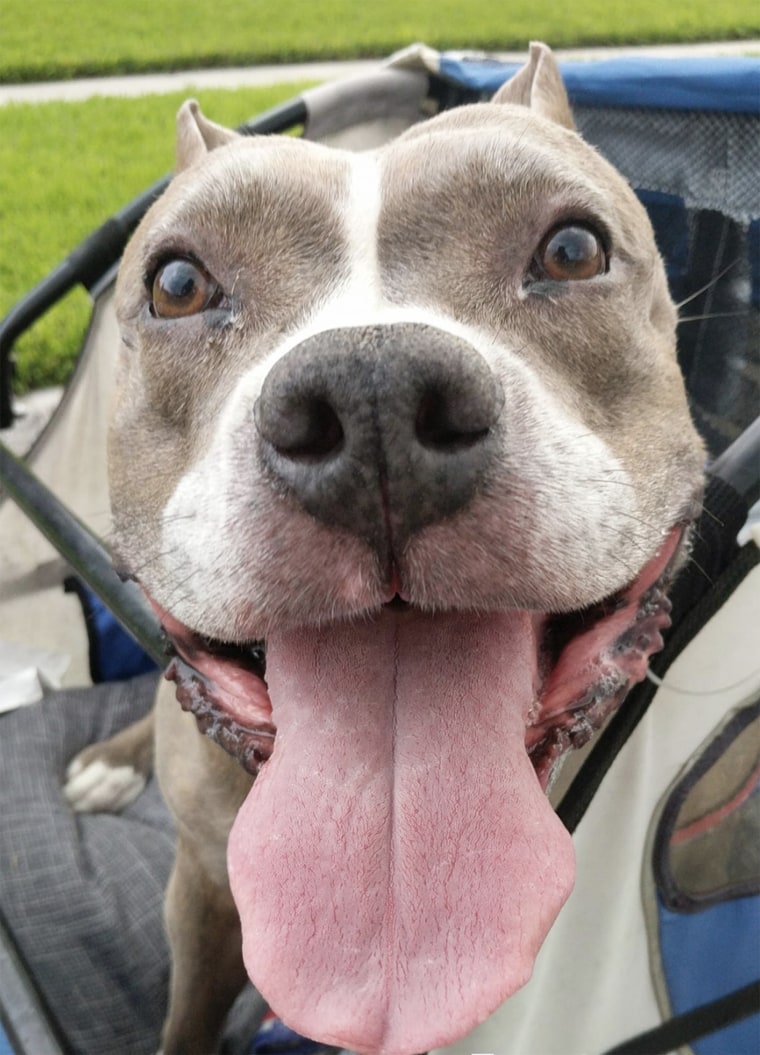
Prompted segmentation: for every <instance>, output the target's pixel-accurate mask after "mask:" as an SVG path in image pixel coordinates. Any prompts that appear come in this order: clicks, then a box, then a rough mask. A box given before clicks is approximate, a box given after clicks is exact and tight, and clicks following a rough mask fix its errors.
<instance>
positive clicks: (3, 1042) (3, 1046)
mask: <svg viewBox="0 0 760 1055" xmlns="http://www.w3.org/2000/svg"><path fill="white" fill-rule="evenodd" d="M0 1055H13V1048H12V1047H11V1044H10V1041H9V1040H8V1036H7V1034H6V1032H5V1030H4V1029H3V1027H2V1026H0Z"/></svg>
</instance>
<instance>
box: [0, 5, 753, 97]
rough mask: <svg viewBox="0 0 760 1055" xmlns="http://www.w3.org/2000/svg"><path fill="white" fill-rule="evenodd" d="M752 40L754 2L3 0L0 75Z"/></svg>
mask: <svg viewBox="0 0 760 1055" xmlns="http://www.w3.org/2000/svg"><path fill="white" fill-rule="evenodd" d="M758 33H760V4H757V3H748V2H747V0H721V3H716V2H715V0H689V3H681V4H676V3H663V2H662V0H634V2H624V0H584V2H583V3H573V4H571V3H568V2H567V0H561V2H559V0H547V2H545V3H542V4H536V3H535V2H534V0H512V3H510V4H508V5H505V4H500V3H494V2H493V0H466V2H464V0H437V3H432V2H431V0H385V2H384V3H382V4H367V3H359V2H357V0H319V2H315V0H289V2H288V3H281V2H280V0H253V2H252V0H216V2H215V3H213V4H188V3H187V2H186V0H161V2H160V3H156V0H130V3H129V4H122V3H110V4H109V3H104V2H103V0H100V2H98V3H94V2H93V0H66V3H65V5H61V3H60V0H34V5H33V6H32V7H31V8H30V5H29V2H28V0H2V3H1V4H0V80H4V81H25V80H43V79H49V78H58V77H73V76H81V75H87V74H95V73H107V74H111V73H118V72H135V71H144V70H150V69H177V68H183V67H198V66H201V65H224V66H229V65H234V64H246V65H247V64H251V63H257V62H282V61H289V60H296V59H306V58H309V59H313V58H347V57H356V56H367V55H384V54H386V53H387V52H389V51H392V50H394V49H395V48H398V47H399V46H402V45H404V44H408V43H410V42H411V41H413V40H425V41H426V42H427V43H428V44H431V45H434V46H436V47H479V48H502V49H503V48H512V47H520V48H522V47H524V46H525V43H526V41H528V40H529V39H531V38H535V39H543V40H546V41H548V42H549V43H550V44H552V45H553V46H554V47H560V46H566V45H571V44H580V43H602V44H609V43H634V42H651V41H660V40H668V41H672V40H681V41H686V40H709V39H728V38H741V37H745V38H746V37H750V36H752V35H757V34H758Z"/></svg>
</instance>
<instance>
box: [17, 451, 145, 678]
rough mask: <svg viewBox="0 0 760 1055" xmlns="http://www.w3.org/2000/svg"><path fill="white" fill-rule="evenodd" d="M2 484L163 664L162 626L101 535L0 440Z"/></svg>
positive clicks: (143, 644) (130, 631) (90, 585)
mask: <svg viewBox="0 0 760 1055" xmlns="http://www.w3.org/2000/svg"><path fill="white" fill-rule="evenodd" d="M0 487H2V488H3V489H4V490H5V491H6V492H7V493H8V495H9V496H10V497H11V498H12V499H13V500H14V501H15V502H16V504H17V505H18V506H19V508H20V509H21V510H22V511H23V512H24V513H25V514H26V515H27V516H28V517H29V519H30V520H31V521H32V523H33V524H34V525H35V526H36V527H37V528H38V529H39V530H40V531H41V532H42V534H43V535H44V536H45V538H47V539H48V541H49V542H51V543H52V545H53V546H55V548H56V549H57V550H58V552H59V553H60V554H61V556H62V557H63V558H64V560H66V561H67V562H68V563H69V564H70V565H71V567H72V569H73V570H74V571H75V572H76V574H77V575H79V576H80V578H81V579H83V580H84V582H86V583H87V585H88V586H89V587H90V588H91V589H92V590H93V591H94V592H95V593H96V594H97V595H98V597H100V599H101V600H102V601H103V603H104V604H106V605H107V606H108V607H109V608H110V610H111V611H112V612H113V614H114V615H115V616H116V618H117V619H118V620H119V622H120V623H121V625H122V626H123V627H124V629H125V630H126V631H127V632H128V633H129V634H130V635H131V636H132V637H133V638H134V639H135V641H137V643H138V644H139V645H140V646H141V647H142V648H144V649H145V651H146V652H148V653H149V654H150V656H151V657H152V658H153V659H154V660H155V661H156V663H157V664H158V665H159V666H160V667H163V666H165V664H166V652H165V649H164V645H163V638H162V635H161V628H160V626H159V623H158V620H157V619H156V617H155V615H154V614H153V612H152V611H151V610H150V608H149V607H148V605H147V603H146V601H145V599H144V598H143V596H142V594H141V592H140V590H139V588H138V587H137V586H136V585H135V584H134V583H129V582H122V581H121V580H120V579H119V577H118V575H117V574H116V572H115V571H114V570H113V565H112V563H111V557H110V555H109V553H108V551H107V550H106V548H105V547H104V546H103V544H102V542H101V541H100V539H98V538H97V537H96V536H95V535H94V534H93V533H92V532H91V531H90V530H89V528H87V527H86V526H85V525H84V524H83V523H82V522H81V520H79V519H78V518H77V517H76V516H74V514H73V513H72V512H71V511H70V510H69V509H67V508H66V506H65V505H64V504H63V502H61V500H60V499H59V498H58V497H57V496H56V495H54V494H53V492H52V491H51V490H50V489H49V488H48V487H46V486H45V484H43V483H42V482H41V481H40V480H38V479H37V477H36V476H35V475H34V473H33V472H32V471H31V470H30V469H29V468H27V466H26V465H24V463H23V462H22V461H21V460H20V459H19V458H17V457H16V456H15V455H14V454H13V453H12V452H11V451H10V450H8V448H7V447H6V446H5V444H4V443H2V442H0Z"/></svg>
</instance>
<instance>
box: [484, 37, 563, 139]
mask: <svg viewBox="0 0 760 1055" xmlns="http://www.w3.org/2000/svg"><path fill="white" fill-rule="evenodd" d="M493 101H494V102H495V103H516V104H517V105H518V106H528V107H529V108H530V109H531V110H534V111H535V112H536V113H537V114H541V115H542V117H548V118H550V119H551V120H552V121H556V122H557V124H560V125H564V126H565V128H572V129H575V124H574V122H573V115H572V114H571V112H570V103H569V102H568V98H567V92H566V91H565V86H564V84H563V83H562V77H561V75H560V72H559V67H558V66H557V60H556V59H555V58H554V56H553V55H552V53H551V50H550V49H549V48H547V46H546V44H539V43H536V42H535V41H534V42H533V43H532V44H531V45H530V58H529V59H528V63H527V65H526V66H523V68H522V69H521V70H519V71H518V72H517V73H516V74H515V75H514V77H512V78H511V80H508V81H507V83H506V84H504V85H502V87H501V88H499V90H498V92H497V93H496V95H495V96H494V98H493Z"/></svg>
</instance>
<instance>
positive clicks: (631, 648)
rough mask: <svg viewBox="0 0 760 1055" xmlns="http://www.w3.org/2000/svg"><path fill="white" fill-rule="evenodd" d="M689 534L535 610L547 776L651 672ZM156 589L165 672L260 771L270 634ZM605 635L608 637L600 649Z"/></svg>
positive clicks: (270, 731) (268, 723)
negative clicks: (564, 600)
mask: <svg viewBox="0 0 760 1055" xmlns="http://www.w3.org/2000/svg"><path fill="white" fill-rule="evenodd" d="M687 535H688V525H687V524H686V523H683V522H681V523H678V524H677V525H675V526H674V527H673V528H672V529H671V531H670V532H669V533H668V535H667V537H666V539H665V542H664V544H663V546H662V547H661V549H660V550H659V551H658V553H657V554H656V556H655V557H654V558H653V559H652V560H650V561H649V562H648V563H647V564H646V565H645V566H644V567H643V568H642V569H641V571H640V572H639V574H638V575H637V576H636V577H635V578H634V579H633V580H631V582H630V583H629V584H628V585H627V586H626V587H624V588H623V589H621V590H619V591H617V592H616V593H614V594H612V595H610V596H609V597H608V598H606V599H605V600H604V601H602V602H600V603H599V604H596V605H593V606H591V607H589V608H587V609H584V610H582V611H577V612H573V613H565V614H558V615H557V614H551V613H542V612H536V613H533V616H532V618H533V621H534V625H535V627H536V639H537V640H539V641H541V645H540V649H539V656H538V665H539V682H538V684H537V686H536V699H535V702H534V706H533V708H532V710H531V713H530V714H529V715H528V721H527V725H526V738H525V745H526V750H527V751H528V753H529V755H530V757H531V761H532V762H533V765H534V768H535V770H536V773H537V776H538V778H539V780H540V782H541V784H542V786H544V787H546V786H547V785H548V784H549V782H550V780H551V776H552V773H553V771H554V769H555V763H556V762H557V760H558V759H559V758H560V757H561V756H563V755H564V754H565V752H566V751H567V750H568V749H569V748H571V747H579V746H582V744H583V743H585V742H586V740H588V739H589V737H590V736H591V735H593V733H594V732H595V731H597V730H598V729H599V728H600V726H601V725H602V724H603V723H604V721H605V720H606V718H607V717H609V715H610V714H611V713H612V711H614V709H615V708H616V706H617V705H618V704H619V702H620V701H621V699H622V698H623V697H624V696H625V694H626V693H627V691H628V689H629V688H630V686H631V685H632V684H633V683H634V682H635V681H637V680H640V678H641V677H643V676H644V674H645V672H646V666H647V662H648V657H649V655H651V654H652V653H653V652H656V651H658V649H659V648H661V647H662V640H661V637H660V634H661V632H662V631H663V630H664V629H665V628H666V627H667V626H668V625H669V622H670V620H669V602H668V600H667V597H666V593H665V591H666V589H667V587H668V585H669V583H670V580H671V578H672V574H673V570H674V569H675V568H676V567H678V566H679V564H680V559H681V557H680V554H681V552H682V549H683V546H684V544H685V539H686V537H687ZM391 586H392V589H389V590H388V591H387V592H386V593H385V596H386V597H387V598H388V600H386V601H384V602H382V603H381V606H380V607H382V608H383V609H384V610H389V611H392V612H394V613H398V614H403V613H405V612H409V613H412V612H415V611H417V608H416V606H415V605H414V604H412V603H411V602H410V601H409V600H408V599H407V598H406V597H405V596H404V595H403V594H402V593H401V592H400V591H399V590H398V589H397V586H400V579H399V578H396V579H394V581H393V582H392V584H391ZM389 595H390V596H389ZM147 596H148V599H149V601H150V603H151V605H152V606H153V608H154V610H155V612H156V614H157V615H158V617H159V620H160V621H161V625H162V627H163V629H164V632H165V633H166V635H167V638H168V639H169V642H170V647H169V652H170V654H173V658H172V660H171V663H170V665H169V668H168V670H167V675H166V676H167V677H168V678H169V679H170V680H173V681H175V682H176V684H177V697H178V699H179V702H180V704H181V705H182V707H183V708H184V709H185V710H188V711H190V712H192V713H193V714H194V715H195V717H196V719H197V721H198V724H199V726H200V728H201V730H202V731H203V732H205V733H207V735H209V736H211V737H212V738H213V739H216V740H218V741H219V742H220V743H221V745H222V746H223V747H224V748H225V749H226V750H228V751H229V752H230V753H231V754H233V755H235V756H236V757H238V758H239V760H240V761H241V762H242V764H243V765H244V767H245V768H246V769H248V770H249V771H250V772H252V773H254V774H255V773H256V772H257V771H258V768H259V767H260V765H261V764H262V763H263V762H265V761H266V760H267V758H268V757H269V755H270V754H271V750H272V748H273V746H274V737H275V734H276V729H275V727H274V724H273V722H272V706H271V702H270V700H269V696H268V692H267V686H266V667H265V645H264V642H262V641H251V642H248V643H244V644H236V643H227V642H223V641H220V640H216V639H212V638H209V637H207V636H205V635H203V634H202V633H199V632H197V631H194V630H192V629H190V628H189V627H187V626H186V625H185V624H183V623H181V622H180V621H179V620H178V619H176V618H175V617H174V616H172V615H171V614H170V613H169V612H168V611H167V610H166V609H164V608H162V607H161V606H160V605H159V604H157V603H156V602H155V601H154V600H153V598H151V597H150V595H147ZM617 631H619V633H618V632H617ZM599 640H602V641H603V644H602V645H601V646H600V647H599V649H597V648H596V642H597V641H599ZM573 654H574V655H575V656H576V657H578V656H580V663H579V666H582V667H583V668H584V669H583V671H582V672H581V673H582V676H580V675H579V672H578V669H577V667H574V666H573V664H572V662H571V659H569V658H568V657H572V656H573ZM576 662H577V660H576ZM568 668H569V670H568ZM595 670H596V671H597V675H598V676H597V678H596V680H594V671H595ZM584 678H585V681H584ZM565 685H569V686H570V689H569V690H568V689H566V688H565V687H564V686H565ZM576 690H577V691H576Z"/></svg>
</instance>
